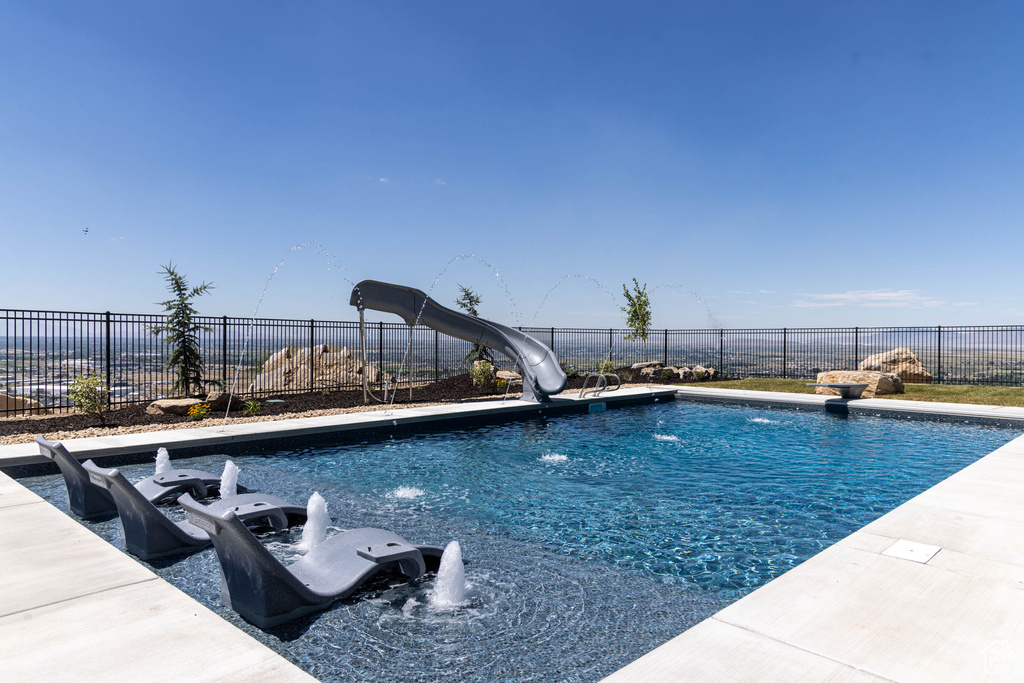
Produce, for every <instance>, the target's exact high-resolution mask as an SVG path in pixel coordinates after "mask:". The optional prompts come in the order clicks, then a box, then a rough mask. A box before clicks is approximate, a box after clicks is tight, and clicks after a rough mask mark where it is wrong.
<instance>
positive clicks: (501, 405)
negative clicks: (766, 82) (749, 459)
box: [0, 385, 676, 468]
mask: <svg viewBox="0 0 1024 683" xmlns="http://www.w3.org/2000/svg"><path fill="white" fill-rule="evenodd" d="M675 390H676V387H666V386H661V385H651V386H650V387H629V388H624V389H619V390H617V391H611V392H607V393H605V394H603V395H601V396H597V397H594V396H592V395H589V394H588V395H587V397H585V398H582V399H581V398H577V397H575V396H573V397H567V396H560V397H558V398H556V399H554V401H553V402H552V403H532V402H528V401H520V400H509V401H479V402H472V403H460V404H453V405H436V406H422V407H418V408H396V409H394V410H392V411H390V413H385V412H384V411H373V412H362V413H345V414H341V415H327V416H323V417H308V418H295V419H291V420H274V421H266V422H246V423H234V424H227V425H222V424H215V421H214V420H209V421H208V422H210V423H211V424H210V426H207V427H195V428H192V429H176V430H169V431H160V432H142V433H139V434H120V435H116V436H106V437H90V438H84V439H67V440H65V441H64V442H63V443H64V444H65V445H66V446H67V447H68V450H69V451H71V453H73V454H74V455H75V457H77V458H79V459H80V460H86V459H88V458H99V457H103V456H110V455H123V454H132V453H140V452H145V451H153V452H155V451H156V449H157V448H159V447H160V446H166V447H168V448H172V449H173V448H187V447H199V446H216V445H223V444H233V443H245V442H251V441H265V440H267V439H268V438H287V437H295V436H309V435H320V434H331V433H343V432H351V431H355V430H360V429H376V428H381V427H385V428H386V427H389V426H398V427H401V426H405V425H413V424H420V423H424V422H431V421H434V420H437V419H441V418H443V419H466V420H470V419H474V418H487V417H489V416H494V415H498V414H507V413H511V414H517V415H522V416H527V415H530V414H531V413H536V414H538V415H541V414H544V413H546V412H549V411H551V410H557V409H559V408H560V407H563V406H565V405H568V404H583V405H586V404H590V403H605V402H609V401H615V400H623V399H633V398H642V397H647V396H652V395H653V396H655V397H658V398H659V399H660V400H669V399H671V398H672V397H673V396H674V394H675ZM172 457H173V453H172ZM42 462H46V459H45V458H43V457H42V456H41V455H39V447H38V446H37V445H36V444H35V443H28V444H16V445H12V446H0V468H3V467H11V466H15V465H28V464H35V463H42Z"/></svg>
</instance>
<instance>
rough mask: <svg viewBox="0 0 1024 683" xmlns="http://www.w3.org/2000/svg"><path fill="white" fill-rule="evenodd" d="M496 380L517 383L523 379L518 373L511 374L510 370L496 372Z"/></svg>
mask: <svg viewBox="0 0 1024 683" xmlns="http://www.w3.org/2000/svg"><path fill="white" fill-rule="evenodd" d="M498 379H503V380H505V381H506V382H518V381H520V380H521V379H523V377H522V375H520V374H519V373H518V372H512V371H511V370H498Z"/></svg>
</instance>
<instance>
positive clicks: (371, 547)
mask: <svg viewBox="0 0 1024 683" xmlns="http://www.w3.org/2000/svg"><path fill="white" fill-rule="evenodd" d="M178 502H179V503H181V505H182V507H184V508H185V511H186V512H187V513H188V518H189V521H191V522H192V523H193V524H195V525H196V526H198V527H200V528H201V529H203V530H204V531H206V532H207V533H208V534H209V535H210V540H212V541H213V548H214V550H216V551H217V559H218V560H219V561H220V569H221V575H222V578H223V580H222V581H221V599H222V600H223V601H224V603H225V604H226V605H230V606H231V608H232V609H233V610H235V611H236V612H238V613H239V614H240V615H241V616H242V617H243V618H244V619H245V620H246V621H249V622H251V623H253V624H255V625H256V626H258V627H260V628H271V627H273V626H277V625H278V624H282V623H284V622H286V621H289V620H291V619H295V618H296V617H300V616H302V615H305V614H309V613H311V612H316V611H319V610H323V609H327V608H328V607H330V605H331V603H333V602H334V601H335V600H338V599H341V598H344V597H347V596H349V595H351V594H352V593H354V592H355V591H356V590H357V589H358V588H359V587H360V586H362V585H363V584H364V583H366V581H368V580H369V579H371V578H372V577H373V576H374V575H376V574H378V573H380V572H393V573H397V574H403V575H405V576H406V577H408V578H410V579H415V578H418V577H419V576H420V575H422V574H423V573H424V572H426V571H436V570H437V567H438V565H439V563H440V562H441V554H442V553H443V552H444V549H443V548H438V547H436V546H426V545H412V544H410V543H409V542H408V541H406V540H405V539H404V538H402V537H401V536H399V535H398V534H395V533H392V532H390V531H385V530H384V529H354V530H352V531H345V532H343V533H340V534H335V535H334V536H330V537H328V538H327V539H326V540H324V541H322V542H321V543H319V544H317V545H315V546H313V548H312V549H311V550H310V551H309V552H308V553H306V554H305V555H304V556H303V557H302V558H301V559H300V560H298V561H296V562H294V563H292V564H290V565H288V566H287V567H286V566H284V565H283V564H281V562H279V561H278V560H277V558H275V557H274V556H273V555H271V554H270V551H268V550H267V549H266V548H264V547H263V545H262V544H261V543H260V542H259V541H258V540H257V539H256V537H255V536H253V535H252V532H251V531H249V530H248V529H247V528H246V527H245V524H244V523H243V522H242V520H241V519H240V518H239V517H238V515H236V514H235V513H234V512H232V511H231V510H226V511H221V512H217V511H216V510H214V509H213V507H212V506H206V505H202V504H200V503H197V502H196V501H194V500H193V499H192V497H191V496H189V495H188V494H187V493H186V494H184V495H183V496H182V497H181V498H179V499H178Z"/></svg>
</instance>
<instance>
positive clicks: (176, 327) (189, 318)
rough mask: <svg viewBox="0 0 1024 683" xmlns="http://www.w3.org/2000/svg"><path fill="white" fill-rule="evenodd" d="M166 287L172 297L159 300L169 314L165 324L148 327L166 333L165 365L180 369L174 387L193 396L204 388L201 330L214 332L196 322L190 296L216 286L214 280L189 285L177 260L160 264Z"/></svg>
mask: <svg viewBox="0 0 1024 683" xmlns="http://www.w3.org/2000/svg"><path fill="white" fill-rule="evenodd" d="M161 267H162V268H163V269H164V278H165V279H166V280H167V289H168V291H170V292H171V294H172V295H173V298H171V299H168V300H167V301H162V302H160V305H161V306H163V307H164V311H165V312H166V313H167V314H168V315H167V321H166V322H165V323H164V324H163V325H153V326H151V327H150V328H149V331H150V333H151V334H154V335H160V334H164V335H166V336H165V337H164V343H166V344H167V346H169V347H170V349H171V355H170V356H168V358H167V365H166V369H167V370H168V371H173V372H176V373H177V379H176V380H175V382H174V387H173V390H174V391H175V392H178V393H179V394H180V395H184V396H194V395H196V394H199V393H201V392H202V389H203V357H202V356H201V355H200V353H199V333H200V332H201V331H206V332H212V331H213V330H212V329H211V328H209V327H203V326H202V325H199V324H198V323H196V322H195V320H194V318H195V315H196V309H195V308H193V307H192V303H191V300H192V299H194V298H195V297H197V296H201V295H203V294H205V293H206V292H207V291H209V290H211V289H213V283H206V282H204V283H203V284H201V285H199V286H198V287H192V288H191V289H189V286H188V281H186V280H185V277H184V276H182V275H179V274H178V272H177V271H176V270H175V269H174V264H172V263H169V264H167V265H166V266H161Z"/></svg>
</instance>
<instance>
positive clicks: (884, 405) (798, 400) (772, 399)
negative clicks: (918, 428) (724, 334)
mask: <svg viewBox="0 0 1024 683" xmlns="http://www.w3.org/2000/svg"><path fill="white" fill-rule="evenodd" d="M677 394H678V395H679V396H681V397H689V398H711V399H715V400H731V401H739V402H747V401H749V402H756V403H789V404H791V405H807V406H824V405H826V404H829V403H831V404H843V405H846V406H847V407H848V408H849V409H850V411H851V412H855V411H872V410H887V411H892V412H898V413H919V414H929V415H946V416H958V415H960V416H964V417H980V418H996V419H1001V420H1024V408H1012V407H1008V406H983V405H970V404H967V403H935V402H931V401H905V400H901V399H889V398H858V399H849V400H844V399H840V398H838V397H836V396H822V395H820V394H789V393H784V392H780V391H749V390H744V389H718V388H706V387H680V388H679V391H678V392H677Z"/></svg>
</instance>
